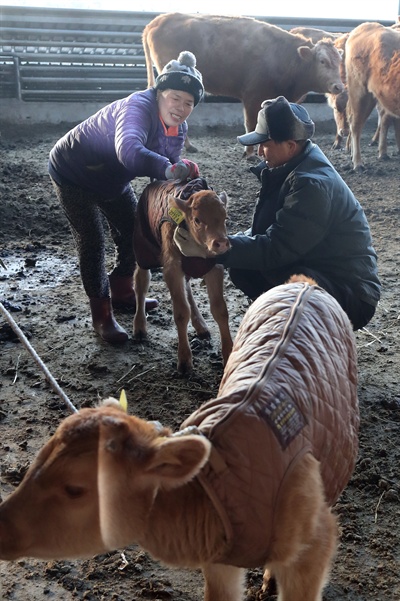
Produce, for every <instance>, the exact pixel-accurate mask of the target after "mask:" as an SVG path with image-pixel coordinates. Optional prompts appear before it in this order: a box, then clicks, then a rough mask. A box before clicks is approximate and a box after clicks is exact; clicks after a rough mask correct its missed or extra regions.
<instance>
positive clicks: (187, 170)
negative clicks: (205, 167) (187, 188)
mask: <svg viewBox="0 0 400 601" xmlns="http://www.w3.org/2000/svg"><path fill="white" fill-rule="evenodd" d="M165 177H166V178H167V179H179V180H181V181H185V180H187V179H194V178H196V177H199V168H198V166H197V164H196V163H193V161H189V160H188V159H182V160H180V161H178V162H177V163H175V164H174V165H169V167H167V168H166V170H165Z"/></svg>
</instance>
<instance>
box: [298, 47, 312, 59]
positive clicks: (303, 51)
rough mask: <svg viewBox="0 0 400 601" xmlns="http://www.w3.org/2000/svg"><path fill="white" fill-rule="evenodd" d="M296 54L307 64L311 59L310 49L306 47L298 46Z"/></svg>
mask: <svg viewBox="0 0 400 601" xmlns="http://www.w3.org/2000/svg"><path fill="white" fill-rule="evenodd" d="M297 52H298V53H299V56H300V58H301V59H302V60H303V61H306V62H308V63H309V62H310V61H311V60H312V58H313V52H312V48H309V47H308V46H299V48H297Z"/></svg>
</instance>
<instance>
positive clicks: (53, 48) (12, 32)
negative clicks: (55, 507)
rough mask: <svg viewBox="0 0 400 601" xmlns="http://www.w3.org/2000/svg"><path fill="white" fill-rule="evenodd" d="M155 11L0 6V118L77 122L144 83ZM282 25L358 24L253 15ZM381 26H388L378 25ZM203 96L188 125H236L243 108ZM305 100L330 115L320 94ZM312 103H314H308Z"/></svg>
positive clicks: (315, 111)
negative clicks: (146, 32)
mask: <svg viewBox="0 0 400 601" xmlns="http://www.w3.org/2000/svg"><path fill="white" fill-rule="evenodd" d="M157 14H158V13H145V12H143V11H142V12H133V11H132V12H120V11H95V10H80V9H51V8H35V7H9V6H2V7H0V122H1V121H4V122H8V123H20V122H30V123H60V122H67V123H76V122H79V121H81V120H83V119H85V118H86V117H87V116H89V115H91V114H92V113H94V112H95V111H96V110H98V109H99V108H101V107H102V106H104V105H105V104H107V103H108V102H111V101H112V100H115V99H117V98H122V97H124V96H127V95H128V94H129V93H131V92H133V91H135V90H142V89H145V88H146V85H147V76H146V68H145V61H144V54H143V46H142V41H141V36H142V31H143V28H144V27H145V25H146V24H147V23H149V22H150V21H151V20H152V19H153V18H154V17H155V16H156V15H157ZM257 18H259V19H261V20H264V21H267V22H268V23H273V24H274V25H278V26H279V27H282V28H284V29H291V28H293V27H297V26H307V27H318V28H321V29H325V30H326V31H332V32H335V31H349V30H351V29H352V28H353V27H355V26H356V25H358V24H359V23H360V22H359V21H357V22H356V21H349V20H335V21H333V20H331V19H319V20H317V19H292V18H282V17H281V18H272V17H271V18H269V17H257ZM384 24H388V23H384ZM224 100H227V101H229V99H221V98H218V97H208V98H207V101H206V102H205V103H204V104H202V105H200V106H199V107H197V109H196V110H195V111H194V112H193V114H192V115H191V117H190V123H191V124H192V125H199V126H203V127H204V126H210V127H215V126H218V125H224V126H235V127H236V126H237V127H239V128H241V129H242V128H243V116H242V105H241V103H238V102H237V101H236V102H232V103H230V102H225V101H224ZM306 102H310V104H309V109H310V110H309V112H310V114H311V115H312V116H313V117H314V118H316V119H317V120H328V119H332V110H331V109H330V108H329V107H327V106H326V102H325V97H324V96H323V95H316V94H309V95H308V97H307V100H306ZM314 103H315V104H314Z"/></svg>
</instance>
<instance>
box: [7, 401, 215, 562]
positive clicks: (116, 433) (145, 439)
mask: <svg viewBox="0 0 400 601" xmlns="http://www.w3.org/2000/svg"><path fill="white" fill-rule="evenodd" d="M170 434H171V433H170V430H169V429H167V428H162V427H159V425H157V424H155V423H153V422H146V421H144V420H141V419H139V418H137V417H134V416H128V415H127V414H126V413H125V412H124V411H123V410H122V409H121V407H120V406H119V405H118V403H117V402H116V401H114V400H109V401H108V402H107V403H106V405H104V406H102V407H98V408H94V409H82V410H81V411H79V412H78V413H76V414H74V415H72V416H70V417H68V418H66V419H65V420H64V421H63V422H62V423H61V425H60V426H59V428H58V429H57V431H56V433H55V434H54V436H53V437H52V438H51V439H50V440H49V442H48V443H47V444H46V445H45V446H44V447H43V448H42V450H41V451H40V453H39V455H38V457H37V458H36V460H35V461H34V463H33V464H32V466H31V467H30V469H29V470H28V472H27V474H26V475H25V477H24V479H23V481H22V482H21V484H20V486H19V487H18V488H17V489H16V490H15V491H14V493H13V494H11V495H10V496H9V498H8V499H7V500H6V501H4V502H3V503H2V504H1V505H0V559H6V560H13V559H17V558H19V557H37V558H40V559H57V558H58V559H61V558H63V559H65V558H77V557H88V556H92V555H94V554H97V553H102V552H104V551H106V550H110V549H115V548H118V547H122V546H125V545H127V544H130V543H134V542H138V540H139V539H140V538H141V536H142V534H143V532H144V531H145V530H146V529H147V528H148V524H147V519H148V517H149V514H150V512H151V509H152V503H153V500H154V498H155V496H156V495H157V491H158V490H160V489H164V490H169V489H172V488H174V487H179V486H182V485H183V484H185V483H186V482H188V481H189V480H190V479H191V478H193V477H194V476H195V475H196V474H197V473H198V471H199V470H200V469H201V468H202V466H203V465H204V463H205V462H206V461H207V458H208V455H209V452H210V448H211V445H210V443H209V441H208V440H207V439H205V438H204V437H202V436H196V435H188V436H184V437H181V438H180V437H172V436H170Z"/></svg>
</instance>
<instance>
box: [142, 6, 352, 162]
mask: <svg viewBox="0 0 400 601" xmlns="http://www.w3.org/2000/svg"><path fill="white" fill-rule="evenodd" d="M143 47H144V53H145V57H146V65H147V78H148V85H149V86H153V85H154V81H155V80H154V71H153V64H154V66H155V68H156V70H157V72H158V73H160V71H161V70H162V68H163V67H164V66H165V64H166V63H167V62H168V61H169V60H171V59H172V58H174V57H176V56H177V55H178V54H179V52H180V51H181V50H190V51H191V52H193V53H194V54H195V56H196V59H197V68H198V69H199V71H200V72H201V73H202V76H203V83H204V87H205V90H206V92H208V93H210V94H215V95H220V96H229V97H233V98H238V99H239V100H241V101H242V103H243V109H244V120H245V128H246V131H247V132H250V131H253V130H254V128H255V126H256V123H257V115H258V111H259V110H260V106H261V103H262V102H263V100H265V99H267V98H276V97H278V96H285V97H286V98H287V99H288V100H289V101H290V102H298V101H299V100H300V99H301V98H302V97H304V96H305V95H306V94H307V93H308V92H310V91H314V92H320V93H326V92H329V93H331V94H339V93H340V92H341V91H342V90H343V84H342V81H341V78H340V73H339V66H340V63H341V53H340V52H339V51H338V50H337V49H336V48H335V46H334V44H333V42H332V40H320V41H318V42H317V43H316V44H313V43H312V42H311V40H310V39H308V38H305V37H304V36H302V35H295V34H292V33H290V32H288V31H286V30H284V29H281V28H280V27H276V26H275V25H271V24H269V23H265V22H263V21H259V20H257V19H253V18H251V17H239V16H238V17H234V16H217V15H202V14H194V15H189V14H181V13H168V14H162V15H159V16H157V17H156V18H155V19H153V20H152V21H151V22H150V23H148V24H147V25H146V27H145V28H144V30H143ZM246 152H247V155H248V156H250V155H252V154H253V153H254V148H253V147H247V150H246Z"/></svg>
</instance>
